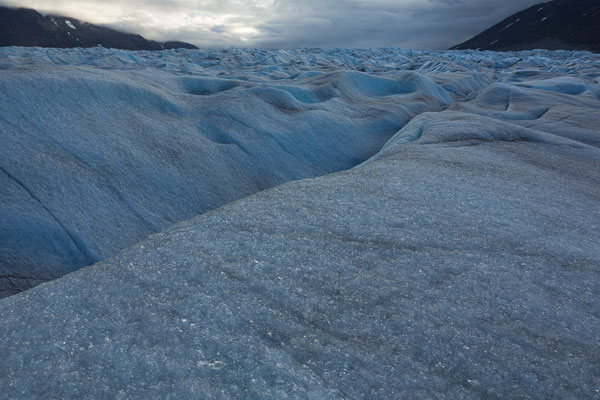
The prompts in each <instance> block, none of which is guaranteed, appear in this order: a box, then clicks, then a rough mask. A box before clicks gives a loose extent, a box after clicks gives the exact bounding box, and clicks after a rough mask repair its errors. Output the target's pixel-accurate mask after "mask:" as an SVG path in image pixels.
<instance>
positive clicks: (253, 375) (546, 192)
mask: <svg viewBox="0 0 600 400" xmlns="http://www.w3.org/2000/svg"><path fill="white" fill-rule="evenodd" d="M482 96H483V97H481V98H480V100H479V101H478V103H479V106H480V107H481V106H482V104H485V101H483V100H482V99H483V98H486V99H487V98H488V97H485V95H482ZM476 98H478V97H475V99H476ZM551 99H552V101H554V100H555V98H554V97H551ZM568 99H569V100H571V101H575V99H572V98H570V97H569V98H566V99H565V101H567V100H568ZM581 101H582V102H583V104H586V102H587V101H593V100H591V99H588V98H585V99H581ZM555 107H559V106H552V108H555ZM509 108H510V107H509ZM478 110H479V108H478ZM581 110H583V108H582V109H581ZM546 115H547V113H546ZM574 118H575V117H574ZM565 121H567V119H565ZM584 121H585V119H584ZM542 126H543V125H542ZM589 128H590V129H591V127H589ZM578 130H579V129H578V128H577V127H576V126H572V127H570V129H569V131H568V132H565V135H564V136H561V135H555V134H552V133H547V132H543V131H541V130H534V129H530V128H526V127H523V126H520V125H518V124H515V123H514V122H512V121H507V120H502V119H501V118H496V119H494V118H490V117H489V116H481V115H475V114H468V113H464V112H459V111H444V112H440V113H424V114H422V115H419V116H418V117H416V118H414V119H413V120H412V121H411V122H410V123H408V124H407V125H406V126H405V127H404V128H403V129H401V130H400V131H399V132H398V133H397V134H396V135H395V136H394V137H393V138H392V139H391V140H390V141H389V142H388V143H387V144H386V146H385V147H384V148H383V149H382V150H381V152H379V153H378V154H377V155H376V156H375V157H373V158H371V159H370V160H369V161H368V162H366V163H363V164H361V165H359V166H357V167H355V168H353V169H351V170H349V171H345V172H340V173H336V174H332V175H327V176H324V177H320V178H316V179H307V180H301V181H295V182H290V183H287V184H284V185H281V186H278V187H276V188H274V189H271V190H267V191H264V192H261V193H258V194H256V195H253V196H251V197H248V198H245V199H243V200H240V201H237V202H234V203H232V204H229V205H227V206H224V207H222V208H220V209H217V210H214V211H211V212H209V213H206V214H204V215H202V216H199V217H196V218H194V219H192V220H189V221H186V222H183V223H180V224H178V225H176V226H174V227H173V228H171V229H169V230H167V231H165V232H163V233H160V234H156V235H153V236H151V237H150V238H149V239H148V240H146V241H143V242H141V243H140V244H137V245H135V246H133V247H131V248H129V249H127V250H125V251H123V252H122V253H120V254H119V255H117V256H115V257H113V258H111V259H108V260H106V261H104V262H102V263H99V264H96V265H94V266H91V267H87V268H84V269H82V270H80V271H78V272H75V273H72V274H69V275H67V276H65V277H63V278H62V279H58V280H56V281H54V282H50V283H47V284H43V285H40V286H38V287H36V288H33V289H31V290H29V291H28V292H25V293H21V294H18V295H15V296H12V297H9V298H6V299H3V300H2V301H1V302H0V313H1V314H2V315H3V318H2V319H1V320H0V336H1V337H3V338H5V339H4V341H3V342H2V345H1V346H0V359H2V360H3V362H2V363H1V364H0V387H2V389H3V390H2V395H3V396H6V397H7V398H12V399H18V398H23V399H31V398H42V397H47V396H52V397H60V398H88V397H91V398H140V399H142V398H174V399H175V398H186V399H187V398H189V399H195V398H261V399H262V398H275V399H280V398H302V399H304V398H315V399H322V398H336V399H337V398H351V399H359V398H448V399H456V398H539V399H565V398H578V399H584V398H590V399H592V398H597V397H598V393H599V390H600V387H599V386H598V385H599V383H598V376H600V347H599V346H598V338H600V317H599V316H600V296H599V295H600V279H599V278H600V276H599V275H600V244H599V242H598V237H600V209H599V207H598V204H600V178H599V177H600V150H599V149H598V148H597V147H594V146H591V145H588V144H585V143H582V142H578V141H575V140H572V139H570V138H569V137H571V136H574V135H575V136H580V135H578V134H574V132H578ZM587 132H588V131H587V130H586V131H584V133H582V134H581V136H586V135H587Z"/></svg>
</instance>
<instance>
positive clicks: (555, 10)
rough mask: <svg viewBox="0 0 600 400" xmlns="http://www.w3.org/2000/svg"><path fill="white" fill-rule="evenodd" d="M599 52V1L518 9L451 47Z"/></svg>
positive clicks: (563, 0)
mask: <svg viewBox="0 0 600 400" xmlns="http://www.w3.org/2000/svg"><path fill="white" fill-rule="evenodd" d="M465 49H480V50H496V51H507V50H532V49H549V50H557V49H567V50H590V51H593V52H600V1H598V0H554V1H550V2H547V3H540V4H537V5H535V6H533V7H530V8H528V9H526V10H523V11H521V12H518V13H516V14H514V15H512V16H510V17H508V18H506V19H505V20H504V21H502V22H500V23H499V24H496V25H494V26H493V27H491V28H490V29H488V30H486V31H483V32H482V33H480V34H479V35H477V36H475V37H474V38H472V39H469V40H467V41H466V42H464V43H461V44H459V45H456V46H454V47H452V48H451V50H465Z"/></svg>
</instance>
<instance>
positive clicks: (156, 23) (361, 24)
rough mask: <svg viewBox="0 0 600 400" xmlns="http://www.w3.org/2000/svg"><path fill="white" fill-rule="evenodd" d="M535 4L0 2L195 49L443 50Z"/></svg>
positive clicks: (484, 0)
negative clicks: (368, 48) (386, 48)
mask: <svg viewBox="0 0 600 400" xmlns="http://www.w3.org/2000/svg"><path fill="white" fill-rule="evenodd" d="M541 1H542V0H126V1H125V0H0V4H2V5H7V6H19V7H29V8H35V9H37V10H38V11H41V12H44V13H52V14H59V15H65V16H70V17H74V18H78V19H81V20H84V21H88V22H92V23H97V24H106V25H109V26H111V27H113V28H117V29H121V30H126V31H129V32H134V33H139V34H141V35H143V36H145V37H146V38H148V39H155V40H183V41H186V42H189V43H193V44H195V45H197V46H199V47H232V46H235V47H267V48H290V47H338V46H343V47H378V46H396V47H402V48H432V49H445V48H448V47H450V46H452V45H454V44H457V43H459V42H462V41H464V40H466V39H468V38H470V37H471V36H473V35H475V34H477V33H479V32H480V31H482V30H483V29H486V28H488V27H490V26H491V25H493V24H495V23H497V22H500V21H501V20H502V19H504V18H506V17H508V16H509V15H511V14H513V13H515V12H517V11H520V10H522V9H524V8H527V7H529V6H531V5H533V4H536V3H539V2H541Z"/></svg>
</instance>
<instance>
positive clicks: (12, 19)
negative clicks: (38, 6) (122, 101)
mask: <svg viewBox="0 0 600 400" xmlns="http://www.w3.org/2000/svg"><path fill="white" fill-rule="evenodd" d="M0 46H23V47H31V46H37V47H57V48H71V47H96V46H103V47H107V48H115V49H123V50H163V49H174V48H186V49H195V48H197V47H196V46H194V45H191V44H189V43H184V42H176V41H169V42H156V41H153V40H147V39H144V38H143V37H142V36H140V35H136V34H131V33H125V32H119V31H117V30H114V29H110V28H106V27H103V26H98V25H94V24H90V23H88V22H83V21H80V20H78V19H76V18H68V17H60V16H55V15H46V16H44V15H42V14H40V13H39V12H37V11H35V10H32V9H27V8H16V9H15V8H8V7H0Z"/></svg>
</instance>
